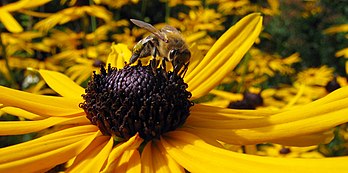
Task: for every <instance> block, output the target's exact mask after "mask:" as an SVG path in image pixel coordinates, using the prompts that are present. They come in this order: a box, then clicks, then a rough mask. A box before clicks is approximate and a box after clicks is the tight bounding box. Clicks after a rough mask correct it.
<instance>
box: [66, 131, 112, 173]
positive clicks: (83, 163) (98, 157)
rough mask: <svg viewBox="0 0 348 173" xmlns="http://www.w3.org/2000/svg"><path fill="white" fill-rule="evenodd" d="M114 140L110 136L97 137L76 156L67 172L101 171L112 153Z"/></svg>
mask: <svg viewBox="0 0 348 173" xmlns="http://www.w3.org/2000/svg"><path fill="white" fill-rule="evenodd" d="M113 141H114V140H113V138H111V137H109V136H99V137H97V138H96V139H95V140H94V141H93V142H91V144H90V145H89V146H88V147H87V148H86V149H85V150H84V151H82V152H81V153H80V154H79V155H78V156H77V157H76V159H75V160H74V163H73V164H72V165H71V166H70V167H69V168H68V170H67V172H77V173H79V172H100V171H101V169H102V166H103V165H104V162H105V161H106V159H107V157H108V156H109V154H110V151H111V149H112V145H113Z"/></svg>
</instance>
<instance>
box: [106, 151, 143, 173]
mask: <svg viewBox="0 0 348 173" xmlns="http://www.w3.org/2000/svg"><path fill="white" fill-rule="evenodd" d="M109 172H127V173H141V162H140V153H139V151H138V150H137V149H133V150H126V151H124V152H123V154H122V156H121V157H120V158H119V159H118V160H117V163H116V164H115V165H114V169H113V170H112V171H109Z"/></svg>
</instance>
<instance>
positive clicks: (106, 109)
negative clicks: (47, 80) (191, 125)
mask: <svg viewBox="0 0 348 173" xmlns="http://www.w3.org/2000/svg"><path fill="white" fill-rule="evenodd" d="M100 71H101V74H95V73H94V75H93V78H92V80H91V81H90V82H89V83H88V87H87V89H86V93H85V94H84V95H82V97H83V98H84V100H85V101H84V102H83V103H81V104H80V107H81V108H83V109H84V111H85V112H86V114H87V118H88V119H89V120H90V121H91V123H92V124H94V125H96V126H98V128H99V129H100V131H101V132H102V133H103V134H104V135H115V136H117V137H121V138H126V139H129V138H130V137H132V136H133V135H135V134H136V133H137V132H138V133H139V135H140V136H141V137H142V138H143V139H145V140H151V139H153V138H159V137H160V135H161V134H163V133H165V132H168V131H172V130H175V129H176V128H178V127H179V126H181V125H183V123H184V122H185V120H186V118H187V117H188V116H189V114H190V111H189V108H190V107H191V106H193V102H191V101H190V100H189V98H190V97H191V93H190V92H188V91H186V88H187V84H186V83H185V82H184V81H183V79H182V78H181V77H180V76H178V75H176V74H175V73H173V72H168V73H167V72H165V71H164V70H163V69H161V68H159V69H157V72H156V73H154V72H153V69H152V68H151V67H150V66H141V65H137V66H126V67H125V68H123V69H121V70H117V69H116V68H111V67H110V65H109V67H108V69H107V71H106V70H105V69H104V67H102V69H101V70H100Z"/></svg>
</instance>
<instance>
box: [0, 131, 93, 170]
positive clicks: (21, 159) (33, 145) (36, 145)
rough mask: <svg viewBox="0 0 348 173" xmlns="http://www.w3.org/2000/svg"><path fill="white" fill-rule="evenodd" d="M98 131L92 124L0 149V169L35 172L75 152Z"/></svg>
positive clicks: (63, 160) (64, 160)
mask: <svg viewBox="0 0 348 173" xmlns="http://www.w3.org/2000/svg"><path fill="white" fill-rule="evenodd" d="M98 135H100V133H97V132H96V128H94V127H91V126H81V127H75V128H69V129H65V130H62V131H58V132H55V133H52V134H49V135H46V136H43V137H40V138H38V139H34V140H31V141H29V142H25V143H21V144H17V145H13V146H9V147H6V148H1V149H0V172H35V171H39V170H43V169H48V168H51V167H54V166H55V165H58V164H61V163H64V162H66V161H68V160H69V159H71V158H73V157H75V156H76V155H78V154H79V153H80V152H81V151H83V150H84V148H86V147H87V146H88V144H90V142H91V141H92V140H93V139H94V138H95V137H96V136H98Z"/></svg>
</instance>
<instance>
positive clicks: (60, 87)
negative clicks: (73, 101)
mask: <svg viewBox="0 0 348 173" xmlns="http://www.w3.org/2000/svg"><path fill="white" fill-rule="evenodd" d="M38 71H39V73H40V75H41V76H42V78H43V79H44V80H45V81H46V83H47V85H48V86H50V88H52V89H53V90H54V91H56V92H57V93H58V94H60V95H61V96H63V97H69V98H74V97H77V98H81V102H82V97H81V95H82V94H83V93H85V89H84V88H82V87H81V86H79V85H77V84H76V83H75V82H74V81H72V80H71V79H70V78H68V77H67V76H65V75H64V74H62V73H59V72H55V71H49V70H42V69H40V70H38Z"/></svg>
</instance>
